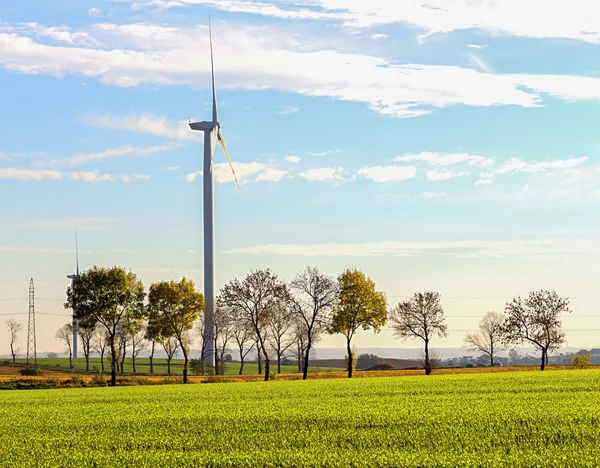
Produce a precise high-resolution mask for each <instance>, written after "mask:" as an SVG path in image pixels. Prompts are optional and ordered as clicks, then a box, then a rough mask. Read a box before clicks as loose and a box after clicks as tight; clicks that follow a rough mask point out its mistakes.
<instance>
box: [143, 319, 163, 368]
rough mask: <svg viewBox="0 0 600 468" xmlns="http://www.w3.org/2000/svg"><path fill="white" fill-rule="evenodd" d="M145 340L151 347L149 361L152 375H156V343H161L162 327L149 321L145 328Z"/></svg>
mask: <svg viewBox="0 0 600 468" xmlns="http://www.w3.org/2000/svg"><path fill="white" fill-rule="evenodd" d="M144 339H145V340H146V341H147V342H148V343H149V345H150V354H149V356H148V360H149V361H150V373H151V374H154V351H155V349H156V342H157V341H160V339H161V338H160V325H159V324H158V323H153V322H152V321H148V323H147V324H146V326H145V327H144Z"/></svg>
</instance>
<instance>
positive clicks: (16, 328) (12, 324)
mask: <svg viewBox="0 0 600 468" xmlns="http://www.w3.org/2000/svg"><path fill="white" fill-rule="evenodd" d="M6 328H8V333H9V334H10V354H11V355H12V359H13V364H14V363H15V362H16V360H17V354H18V353H19V349H18V348H15V345H16V344H17V337H18V334H19V333H21V331H22V330H23V325H21V324H20V323H18V322H17V321H16V320H15V319H13V318H11V319H8V320H7V321H6Z"/></svg>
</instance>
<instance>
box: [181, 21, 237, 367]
mask: <svg viewBox="0 0 600 468" xmlns="http://www.w3.org/2000/svg"><path fill="white" fill-rule="evenodd" d="M208 28H209V35H210V65H211V75H212V101H213V102H212V104H213V106H212V121H210V122H207V121H203V122H194V123H190V124H189V125H190V128H191V129H192V130H197V131H200V132H204V163H203V172H202V183H203V214H204V225H203V229H204V300H205V301H206V308H205V309H204V343H205V347H206V348H205V354H204V362H205V363H206V364H207V365H209V366H214V365H215V350H214V348H215V344H214V328H215V325H214V310H215V290H214V287H215V244H214V238H215V227H214V190H213V158H214V155H215V147H216V145H217V141H218V142H219V143H220V144H221V148H223V152H224V153H225V156H226V157H227V161H229V166H230V167H231V172H233V178H234V179H235V183H236V185H237V187H238V188H240V186H239V183H238V180H237V177H236V175H235V171H234V170H233V164H232V163H231V158H230V157H229V153H228V151H227V146H225V140H224V138H223V133H222V132H221V124H220V122H219V117H218V109H217V91H216V89H215V66H214V57H213V43H212V28H211V25H210V18H209V22H208Z"/></svg>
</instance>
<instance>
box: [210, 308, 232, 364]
mask: <svg viewBox="0 0 600 468" xmlns="http://www.w3.org/2000/svg"><path fill="white" fill-rule="evenodd" d="M217 302H218V299H217ZM230 312H231V311H230V310H229V309H228V308H226V307H217V308H216V309H215V313H214V326H215V353H216V356H215V357H216V359H215V364H216V365H215V374H217V375H219V374H221V375H225V361H224V359H225V351H226V350H227V345H228V344H229V343H230V342H231V340H232V338H233V336H234V331H235V325H234V323H233V317H232V314H231V313H230Z"/></svg>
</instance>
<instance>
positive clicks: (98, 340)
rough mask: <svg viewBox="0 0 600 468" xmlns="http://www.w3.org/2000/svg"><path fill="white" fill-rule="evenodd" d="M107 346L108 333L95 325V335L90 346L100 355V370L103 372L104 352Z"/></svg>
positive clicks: (100, 326)
mask: <svg viewBox="0 0 600 468" xmlns="http://www.w3.org/2000/svg"><path fill="white" fill-rule="evenodd" d="M107 344H108V333H107V331H106V329H105V328H104V327H103V326H102V325H100V324H97V325H96V333H95V338H94V342H93V344H92V346H93V349H94V351H96V352H97V353H98V354H99V355H100V368H101V369H102V372H104V353H105V352H106V346H107Z"/></svg>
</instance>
